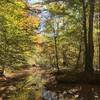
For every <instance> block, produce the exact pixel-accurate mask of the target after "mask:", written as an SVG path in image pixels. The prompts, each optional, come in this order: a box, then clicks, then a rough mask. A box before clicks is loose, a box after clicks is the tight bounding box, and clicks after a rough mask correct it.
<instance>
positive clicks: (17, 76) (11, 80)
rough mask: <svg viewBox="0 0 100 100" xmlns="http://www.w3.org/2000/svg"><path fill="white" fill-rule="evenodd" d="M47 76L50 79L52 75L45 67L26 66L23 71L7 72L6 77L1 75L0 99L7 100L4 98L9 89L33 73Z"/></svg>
mask: <svg viewBox="0 0 100 100" xmlns="http://www.w3.org/2000/svg"><path fill="white" fill-rule="evenodd" d="M33 73H34V74H36V75H38V74H39V75H40V76H41V77H42V76H45V78H47V79H48V77H50V75H49V74H48V71H47V70H45V69H41V68H37V67H32V68H26V69H23V70H21V71H16V72H13V73H10V74H7V75H6V76H5V77H4V76H3V77H0V100H5V99H4V98H5V97H6V96H7V94H9V91H10V90H12V89H13V86H14V85H15V84H16V83H18V82H20V81H22V80H23V79H24V78H25V77H27V76H29V75H32V74H33Z"/></svg>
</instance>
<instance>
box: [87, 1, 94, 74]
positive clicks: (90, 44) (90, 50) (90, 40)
mask: <svg viewBox="0 0 100 100" xmlns="http://www.w3.org/2000/svg"><path fill="white" fill-rule="evenodd" d="M89 4H90V13H89V31H88V63H87V64H88V66H87V68H86V71H87V72H92V71H93V58H94V43H93V18H94V4H95V0H89Z"/></svg>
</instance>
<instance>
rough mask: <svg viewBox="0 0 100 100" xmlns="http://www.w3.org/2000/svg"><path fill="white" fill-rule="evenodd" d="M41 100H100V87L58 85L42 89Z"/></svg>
mask: <svg viewBox="0 0 100 100" xmlns="http://www.w3.org/2000/svg"><path fill="white" fill-rule="evenodd" d="M61 86H62V87H61ZM42 100H100V86H95V85H60V87H59V86H57V87H56V88H53V87H51V88H50V87H49V88H43V90H42Z"/></svg>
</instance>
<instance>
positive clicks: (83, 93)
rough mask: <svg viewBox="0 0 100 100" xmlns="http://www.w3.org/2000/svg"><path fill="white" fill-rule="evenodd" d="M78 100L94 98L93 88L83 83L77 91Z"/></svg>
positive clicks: (91, 99)
mask: <svg viewBox="0 0 100 100" xmlns="http://www.w3.org/2000/svg"><path fill="white" fill-rule="evenodd" d="M79 100H95V98H94V88H92V87H91V86H89V85H88V86H85V85H83V86H82V87H81V90H80V91H79Z"/></svg>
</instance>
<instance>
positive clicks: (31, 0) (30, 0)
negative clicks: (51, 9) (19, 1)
mask: <svg viewBox="0 0 100 100" xmlns="http://www.w3.org/2000/svg"><path fill="white" fill-rule="evenodd" d="M28 2H30V3H37V2H43V0H28Z"/></svg>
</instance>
